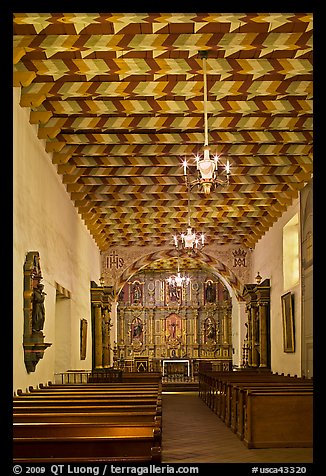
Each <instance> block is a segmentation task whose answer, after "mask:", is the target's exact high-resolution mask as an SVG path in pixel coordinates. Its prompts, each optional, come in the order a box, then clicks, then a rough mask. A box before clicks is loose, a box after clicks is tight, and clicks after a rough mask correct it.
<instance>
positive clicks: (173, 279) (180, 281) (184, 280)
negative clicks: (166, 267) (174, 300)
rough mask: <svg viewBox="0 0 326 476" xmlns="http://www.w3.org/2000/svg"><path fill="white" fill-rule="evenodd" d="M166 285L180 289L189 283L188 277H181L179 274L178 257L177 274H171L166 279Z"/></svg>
mask: <svg viewBox="0 0 326 476" xmlns="http://www.w3.org/2000/svg"><path fill="white" fill-rule="evenodd" d="M166 281H167V283H168V284H169V285H170V286H172V287H176V288H182V286H186V285H187V284H189V283H190V278H189V276H182V275H181V273H180V265H179V255H178V271H177V274H173V275H172V276H170V277H169V278H167V280H166Z"/></svg>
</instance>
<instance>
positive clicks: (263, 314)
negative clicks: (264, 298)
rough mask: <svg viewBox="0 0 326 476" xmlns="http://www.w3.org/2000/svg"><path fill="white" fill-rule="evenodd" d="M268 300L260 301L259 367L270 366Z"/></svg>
mask: <svg viewBox="0 0 326 476" xmlns="http://www.w3.org/2000/svg"><path fill="white" fill-rule="evenodd" d="M267 306H268V303H267V302H260V303H259V319H260V329H259V334H260V335H259V340H260V365H259V367H268V349H267Z"/></svg>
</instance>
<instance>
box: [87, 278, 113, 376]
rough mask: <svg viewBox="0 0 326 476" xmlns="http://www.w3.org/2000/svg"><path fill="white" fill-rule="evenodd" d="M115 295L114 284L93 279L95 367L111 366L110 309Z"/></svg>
mask: <svg viewBox="0 0 326 476" xmlns="http://www.w3.org/2000/svg"><path fill="white" fill-rule="evenodd" d="M113 296H114V291H113V287H112V286H97V284H96V283H95V282H94V281H91V304H92V331H93V333H92V344H93V352H92V355H93V368H94V369H101V368H103V367H107V366H109V361H110V357H109V339H110V336H109V333H108V332H107V329H106V327H107V323H108V320H109V317H108V310H109V309H111V301H112V299H113Z"/></svg>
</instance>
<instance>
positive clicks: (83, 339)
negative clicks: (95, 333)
mask: <svg viewBox="0 0 326 476" xmlns="http://www.w3.org/2000/svg"><path fill="white" fill-rule="evenodd" d="M86 343H87V320H86V319H81V320H80V360H85V359H86Z"/></svg>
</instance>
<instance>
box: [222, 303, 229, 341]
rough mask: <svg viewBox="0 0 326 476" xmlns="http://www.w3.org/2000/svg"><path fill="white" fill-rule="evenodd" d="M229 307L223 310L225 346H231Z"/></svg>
mask: <svg viewBox="0 0 326 476" xmlns="http://www.w3.org/2000/svg"><path fill="white" fill-rule="evenodd" d="M229 314H230V308H229V306H227V307H225V308H224V309H223V344H229V343H230V342H229V338H230V336H229Z"/></svg>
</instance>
